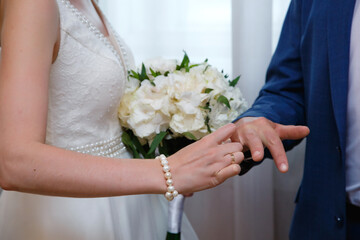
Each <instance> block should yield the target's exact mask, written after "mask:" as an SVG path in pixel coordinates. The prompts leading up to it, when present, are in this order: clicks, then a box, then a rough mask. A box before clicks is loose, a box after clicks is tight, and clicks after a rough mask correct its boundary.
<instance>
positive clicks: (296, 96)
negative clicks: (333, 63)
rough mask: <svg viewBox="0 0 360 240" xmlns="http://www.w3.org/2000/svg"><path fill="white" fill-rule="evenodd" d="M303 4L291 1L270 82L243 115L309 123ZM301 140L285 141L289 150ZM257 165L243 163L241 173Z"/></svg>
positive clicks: (266, 152)
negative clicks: (303, 56)
mask: <svg viewBox="0 0 360 240" xmlns="http://www.w3.org/2000/svg"><path fill="white" fill-rule="evenodd" d="M300 4H301V1H299V0H295V1H292V2H291V4H290V7H289V10H288V13H287V15H286V18H285V21H284V25H283V29H282V33H281V36H280V40H279V43H278V46H277V49H276V51H275V53H274V55H273V57H272V60H271V62H270V65H269V68H268V71H267V74H266V83H265V85H264V86H263V88H262V89H261V91H260V93H259V96H258V97H257V99H256V101H255V103H254V104H253V106H252V107H251V108H250V109H249V110H247V111H246V112H245V113H243V114H242V115H241V116H240V117H239V118H242V117H250V116H251V117H265V118H267V119H269V120H271V121H273V122H276V123H280V124H285V125H306V121H305V109H304V105H305V104H304V84H303V75H302V66H301V56H300V41H301V27H302V26H301V6H300ZM239 118H238V119H239ZM297 143H299V141H284V147H285V149H286V150H289V149H291V148H292V147H293V146H295V145H296V144H297ZM265 155H266V157H271V156H270V153H269V151H265ZM244 164H245V163H244ZM253 165H256V163H254V162H252V164H250V163H246V164H245V165H242V169H243V170H242V173H241V174H243V173H245V172H247V170H249V169H250V168H251V167H252V166H253Z"/></svg>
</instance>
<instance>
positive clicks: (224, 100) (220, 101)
mask: <svg viewBox="0 0 360 240" xmlns="http://www.w3.org/2000/svg"><path fill="white" fill-rule="evenodd" d="M217 101H218V102H219V103H223V104H225V106H227V107H228V108H229V109H231V107H230V103H229V100H228V99H227V97H225V96H224V95H220V96H219V97H218V99H217Z"/></svg>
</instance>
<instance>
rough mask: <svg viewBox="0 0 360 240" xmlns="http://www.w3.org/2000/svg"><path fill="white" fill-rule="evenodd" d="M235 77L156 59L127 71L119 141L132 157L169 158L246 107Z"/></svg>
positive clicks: (207, 66)
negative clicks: (121, 133)
mask: <svg viewBox="0 0 360 240" xmlns="http://www.w3.org/2000/svg"><path fill="white" fill-rule="evenodd" d="M239 79H240V77H237V78H235V79H234V80H229V77H228V75H224V74H223V72H220V71H218V70H217V69H216V68H214V67H212V66H211V65H210V64H209V63H208V61H207V60H205V61H204V62H202V63H196V64H192V63H190V59H189V57H188V55H187V54H186V53H185V55H184V58H183V60H182V61H181V62H178V61H176V60H167V59H162V58H157V59H153V60H149V61H146V62H144V63H143V64H142V66H141V67H140V68H139V69H137V70H131V71H129V78H128V80H129V81H128V82H127V87H126V90H125V94H124V96H123V99H122V101H121V104H120V107H119V111H118V115H119V118H120V121H121V124H122V126H123V127H124V128H125V129H127V130H126V131H125V132H124V134H123V136H122V141H123V143H124V144H125V146H127V147H128V148H129V149H130V150H131V151H132V153H133V155H134V157H135V158H139V157H141V156H142V157H144V158H154V157H155V155H156V154H164V155H166V156H169V155H171V154H173V153H174V152H176V151H178V150H179V149H181V148H182V147H184V146H186V145H187V144H189V143H191V142H192V141H196V140H198V139H200V138H202V137H204V136H205V135H207V134H209V133H211V132H213V131H215V130H216V129H218V128H219V127H221V126H223V125H225V124H227V123H230V122H231V121H232V120H234V119H235V118H236V117H238V116H239V115H240V114H241V113H242V112H243V111H244V110H245V109H246V108H247V103H246V101H245V100H244V98H243V96H242V94H241V91H240V89H239V88H238V87H237V86H236V85H237V83H238V81H239Z"/></svg>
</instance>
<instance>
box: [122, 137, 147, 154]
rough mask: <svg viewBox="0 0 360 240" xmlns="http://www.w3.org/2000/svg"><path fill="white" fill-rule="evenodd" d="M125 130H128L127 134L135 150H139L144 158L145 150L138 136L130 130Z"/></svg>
mask: <svg viewBox="0 0 360 240" xmlns="http://www.w3.org/2000/svg"><path fill="white" fill-rule="evenodd" d="M127 132H128V134H129V136H130V138H131V140H132V142H133V144H134V145H135V147H136V150H137V151H138V152H140V153H141V154H142V155H143V157H144V158H146V151H145V149H144V147H143V146H142V145H141V143H140V141H139V139H138V137H137V136H135V134H134V133H133V131H132V130H128V131H127Z"/></svg>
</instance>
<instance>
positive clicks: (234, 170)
mask: <svg viewBox="0 0 360 240" xmlns="http://www.w3.org/2000/svg"><path fill="white" fill-rule="evenodd" d="M240 170H241V168H240V165H238V164H231V165H229V166H227V167H225V168H223V169H221V170H220V171H218V172H217V173H216V175H215V177H214V178H215V179H214V182H213V184H214V185H215V186H217V185H219V184H221V183H223V182H224V181H225V180H226V179H228V178H230V177H233V176H236V175H239V173H240Z"/></svg>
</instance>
